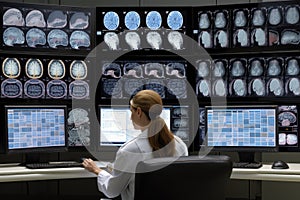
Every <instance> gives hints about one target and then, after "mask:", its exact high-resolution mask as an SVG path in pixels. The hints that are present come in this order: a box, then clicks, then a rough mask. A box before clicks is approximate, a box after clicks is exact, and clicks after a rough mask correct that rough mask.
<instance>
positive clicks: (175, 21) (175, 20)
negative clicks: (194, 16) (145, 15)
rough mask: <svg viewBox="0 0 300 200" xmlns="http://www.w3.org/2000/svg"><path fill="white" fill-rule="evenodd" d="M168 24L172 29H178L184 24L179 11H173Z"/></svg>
mask: <svg viewBox="0 0 300 200" xmlns="http://www.w3.org/2000/svg"><path fill="white" fill-rule="evenodd" d="M167 23H168V26H169V27H170V28H171V29H172V30H178V29H180V28H181V27H182V25H183V16H182V14H181V12H179V11H171V12H170V13H169V15H168V18H167Z"/></svg>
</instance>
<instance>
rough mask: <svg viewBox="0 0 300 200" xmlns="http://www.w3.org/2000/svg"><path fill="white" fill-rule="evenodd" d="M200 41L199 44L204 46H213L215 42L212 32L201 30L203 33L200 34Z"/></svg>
mask: <svg viewBox="0 0 300 200" xmlns="http://www.w3.org/2000/svg"><path fill="white" fill-rule="evenodd" d="M198 42H199V45H201V46H203V47H204V48H211V47H212V45H213V43H212V39H211V34H210V32H208V31H201V33H200V34H199V39H198Z"/></svg>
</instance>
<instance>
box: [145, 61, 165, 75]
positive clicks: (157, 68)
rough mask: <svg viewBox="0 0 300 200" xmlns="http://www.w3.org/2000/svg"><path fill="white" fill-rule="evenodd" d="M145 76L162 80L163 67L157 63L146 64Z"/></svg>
mask: <svg viewBox="0 0 300 200" xmlns="http://www.w3.org/2000/svg"><path fill="white" fill-rule="evenodd" d="M145 75H147V76H154V77H155V78H164V77H165V74H164V66H163V65H162V64H161V63H157V62H151V63H146V64H145Z"/></svg>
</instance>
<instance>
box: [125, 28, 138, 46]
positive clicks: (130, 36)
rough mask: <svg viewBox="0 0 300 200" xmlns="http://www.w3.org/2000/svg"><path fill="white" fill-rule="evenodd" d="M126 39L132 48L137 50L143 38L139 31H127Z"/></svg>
mask: <svg viewBox="0 0 300 200" xmlns="http://www.w3.org/2000/svg"><path fill="white" fill-rule="evenodd" d="M125 41H126V43H127V44H128V45H129V46H130V49H132V50H137V49H139V48H140V46H141V38H140V36H139V34H138V33H137V32H127V33H126V34H125Z"/></svg>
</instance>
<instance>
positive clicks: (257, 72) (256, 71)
mask: <svg viewBox="0 0 300 200" xmlns="http://www.w3.org/2000/svg"><path fill="white" fill-rule="evenodd" d="M263 73H264V68H263V66H262V62H261V61H260V60H252V61H251V62H250V70H249V75H250V76H262V75H263Z"/></svg>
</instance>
